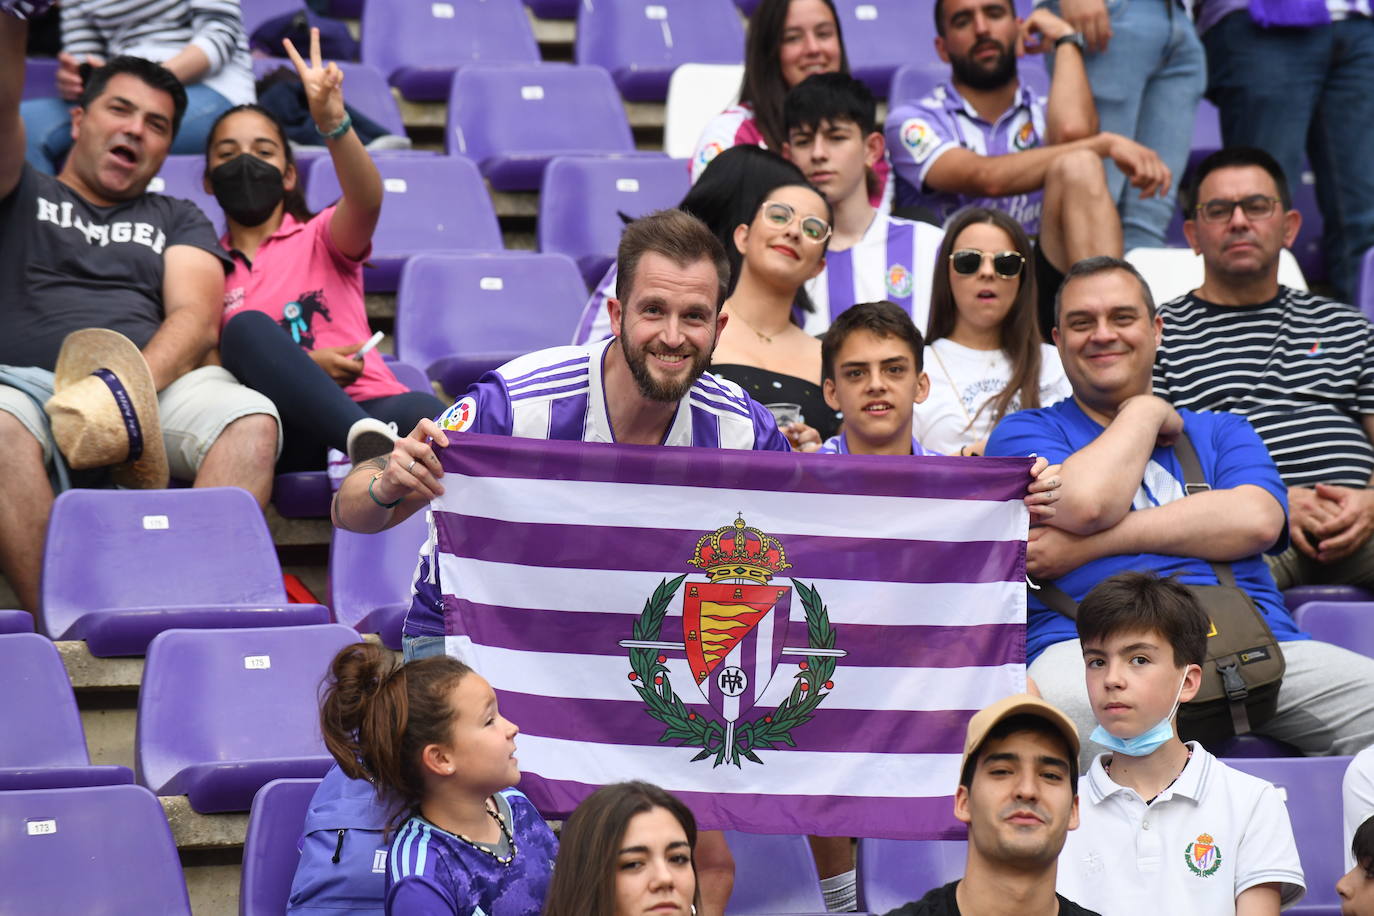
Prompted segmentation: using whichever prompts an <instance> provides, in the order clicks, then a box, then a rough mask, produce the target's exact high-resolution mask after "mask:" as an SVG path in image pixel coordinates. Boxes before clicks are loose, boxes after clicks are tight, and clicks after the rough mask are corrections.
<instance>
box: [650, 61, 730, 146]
mask: <svg viewBox="0 0 1374 916" xmlns="http://www.w3.org/2000/svg"><path fill="white" fill-rule="evenodd" d="M743 77H744V65H743V64H683V65H682V66H681V67H678V68H677V69H676V70H674V71H673V76H672V79H670V80H669V81H668V101H667V103H666V105H665V106H664V111H663V151H664V152H665V153H667V154H668V155H669V156H672V157H673V158H674V159H687V158H689V157H690V156H691V155H692V153H693V152H695V151H696V148H697V141H698V140H700V139H701V132H702V131H704V130H705V129H706V125H707V124H709V123H710V122H711V119H712V118H714V117H715V116H716V115H718V114H720V113H721V112H722V111H724V110H725V109H726V108H729V107H730V106H731V105H733V104H735V102H737V101H738V100H739V86H740V80H741V79H742V78H743ZM684 169H685V166H684Z"/></svg>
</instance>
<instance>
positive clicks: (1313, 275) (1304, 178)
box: [1288, 162, 1326, 286]
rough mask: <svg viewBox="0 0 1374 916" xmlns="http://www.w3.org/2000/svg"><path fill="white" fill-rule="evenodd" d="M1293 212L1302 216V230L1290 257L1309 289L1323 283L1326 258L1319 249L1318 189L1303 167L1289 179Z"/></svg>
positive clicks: (1319, 217) (1320, 231) (1308, 166)
mask: <svg viewBox="0 0 1374 916" xmlns="http://www.w3.org/2000/svg"><path fill="white" fill-rule="evenodd" d="M1288 184H1289V186H1290V189H1291V191H1292V192H1293V209H1294V210H1297V211H1298V212H1299V213H1301V214H1302V228H1301V229H1299V230H1298V238H1297V241H1295V242H1294V243H1293V256H1294V257H1296V258H1297V259H1298V264H1299V265H1300V266H1301V267H1302V275H1303V276H1304V277H1306V278H1307V284H1308V286H1312V285H1313V284H1317V283H1323V282H1325V281H1326V255H1325V254H1324V253H1323V252H1324V249H1323V248H1322V211H1321V210H1320V209H1319V208H1318V207H1317V186H1316V185H1315V184H1314V183H1313V178H1312V167H1311V166H1310V165H1308V164H1307V163H1306V162H1304V163H1303V168H1302V174H1301V175H1299V176H1296V177H1290V178H1289V179H1288Z"/></svg>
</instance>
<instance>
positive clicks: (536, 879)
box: [386, 789, 558, 916]
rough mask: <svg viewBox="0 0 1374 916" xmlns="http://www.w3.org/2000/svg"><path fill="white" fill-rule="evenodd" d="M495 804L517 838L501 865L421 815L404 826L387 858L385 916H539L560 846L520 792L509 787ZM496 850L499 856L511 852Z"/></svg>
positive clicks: (393, 842) (514, 838)
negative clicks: (507, 858) (393, 915)
mask: <svg viewBox="0 0 1374 916" xmlns="http://www.w3.org/2000/svg"><path fill="white" fill-rule="evenodd" d="M498 800H499V801H502V802H504V803H503V804H501V805H500V807H501V809H502V816H503V817H506V818H508V820H507V823H508V824H510V831H511V838H512V839H513V840H514V858H513V859H512V860H511V861H510V862H509V864H506V865H502V864H501V863H500V862H499V861H497V859H496V857H495V856H493V855H491V854H489V853H486V852H483V851H482V850H480V849H475V848H473V846H472V845H471V844H470V843H468V842H466V841H464V840H461V839H459V838H458V837H456V836H454V835H453V834H451V833H449V832H448V831H447V830H443V829H442V828H439V827H436V826H434V825H433V824H431V823H430V822H429V821H427V820H425V819H424V818H423V817H420V816H419V815H415V816H414V817H412V818H410V820H408V821H406V822H405V823H404V824H402V825H401V829H400V830H398V831H396V836H395V837H394V838H393V839H392V841H391V850H390V852H389V853H388V854H387V875H386V912H387V913H388V914H391V913H396V914H401V913H404V914H406V916H455V914H457V916H539V913H540V912H542V911H543V909H544V896H545V895H546V894H547V893H548V889H549V880H550V878H552V877H553V863H554V860H555V859H556V858H557V857H558V840H557V839H556V838H555V837H554V835H553V831H552V830H550V829H549V825H548V824H546V823H544V818H543V817H541V816H540V814H539V812H538V811H536V810H535V808H534V805H532V804H530V800H529V799H528V798H526V797H525V796H524V795H522V794H521V793H520V792H517V791H516V790H515V789H506V790H505V791H503V792H501V793H500V796H499V799H498ZM502 843H503V844H504V840H503V841H502ZM498 851H499V853H500V855H501V856H502V857H503V858H504V857H505V856H506V855H509V854H510V852H511V850H510V849H509V848H504V849H501V850H498Z"/></svg>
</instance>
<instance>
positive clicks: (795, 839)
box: [725, 830, 826, 916]
mask: <svg viewBox="0 0 1374 916" xmlns="http://www.w3.org/2000/svg"><path fill="white" fill-rule="evenodd" d="M725 841H726V842H727V843H728V844H729V845H730V852H731V853H733V854H734V857H735V874H736V875H737V876H738V877H737V878H736V880H735V889H734V891H733V892H732V893H731V894H730V903H729V906H728V908H727V909H726V913H728V914H729V916H761V914H764V913H768V914H784V913H787V914H792V913H808V914H821V913H824V912H825V911H826V910H825V898H824V897H822V896H821V880H820V878H819V877H818V876H817V874H816V860H815V859H813V858H812V857H811V846H810V844H808V843H807V842H806V837H802V836H774V835H771V834H761V833H740V832H739V831H736V830H727V831H725Z"/></svg>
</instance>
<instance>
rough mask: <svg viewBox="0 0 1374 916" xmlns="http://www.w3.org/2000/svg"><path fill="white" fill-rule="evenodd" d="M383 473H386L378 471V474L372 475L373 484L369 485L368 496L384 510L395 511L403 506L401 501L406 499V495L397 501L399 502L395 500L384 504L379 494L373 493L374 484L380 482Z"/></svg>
mask: <svg viewBox="0 0 1374 916" xmlns="http://www.w3.org/2000/svg"><path fill="white" fill-rule="evenodd" d="M383 473H384V472H382V471H378V472H377V473H376V474H373V475H372V481H371V483H369V484H368V485H367V495H368V496H371V497H372V501H373V502H374V503H376V504H377V505H379V506H381V507H382V508H383V509H395V508H396V507H397V506H399V505H400V504H401V500H402V499H405V496H404V495H403V496H401V497H400V499H397V500H395V501H393V502H389V503H384V502H382V501H381V500H380V499H378V498H377V494H376V493H373V492H372V484H375V483H376V482H377V481H378V480H380V479H381V476H382V474H383Z"/></svg>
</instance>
